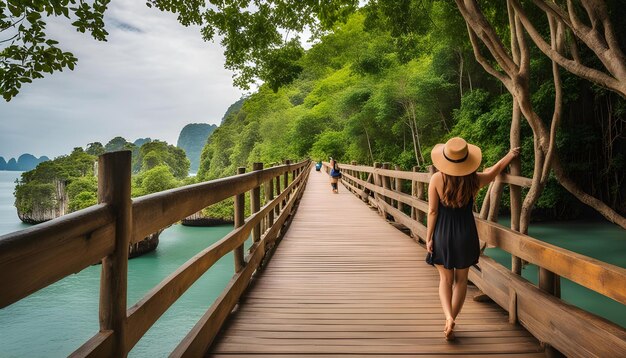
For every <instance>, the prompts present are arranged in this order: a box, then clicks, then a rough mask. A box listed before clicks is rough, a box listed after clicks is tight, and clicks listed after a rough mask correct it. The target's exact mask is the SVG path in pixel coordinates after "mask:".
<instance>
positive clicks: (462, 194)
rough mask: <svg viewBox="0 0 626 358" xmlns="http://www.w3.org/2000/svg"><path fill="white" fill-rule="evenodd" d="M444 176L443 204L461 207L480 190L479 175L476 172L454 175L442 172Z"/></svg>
mask: <svg viewBox="0 0 626 358" xmlns="http://www.w3.org/2000/svg"><path fill="white" fill-rule="evenodd" d="M441 177H442V178H443V198H441V202H442V203H443V205H445V206H448V207H453V208H461V207H463V206H465V205H467V203H468V202H469V201H470V199H471V198H472V197H473V196H474V195H475V194H476V192H477V191H478V175H477V174H476V172H473V173H471V174H468V175H465V176H460V177H457V176H452V175H446V174H444V173H443V172H442V173H441Z"/></svg>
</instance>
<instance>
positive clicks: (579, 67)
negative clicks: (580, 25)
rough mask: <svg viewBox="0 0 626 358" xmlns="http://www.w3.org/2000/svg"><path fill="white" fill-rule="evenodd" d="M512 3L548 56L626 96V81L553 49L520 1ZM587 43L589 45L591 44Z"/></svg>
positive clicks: (538, 45) (527, 30)
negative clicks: (531, 20) (525, 11)
mask: <svg viewBox="0 0 626 358" xmlns="http://www.w3.org/2000/svg"><path fill="white" fill-rule="evenodd" d="M537 1H539V0H535V2H537ZM511 3H512V5H513V7H515V11H516V13H517V15H518V16H519V18H520V21H521V22H522V24H523V25H524V28H525V29H526V32H527V33H528V35H530V38H531V39H532V40H533V42H534V43H535V44H536V45H537V47H538V48H539V50H541V52H543V53H544V54H545V55H546V56H548V57H549V58H550V59H552V60H553V61H556V62H557V63H558V64H559V65H561V66H563V68H565V69H566V70H568V71H570V72H571V73H573V74H575V75H577V76H580V77H582V78H584V79H587V80H589V81H591V82H594V83H597V84H599V85H601V86H604V87H606V88H608V89H610V90H612V91H615V92H617V93H619V94H620V95H621V96H622V97H624V98H626V81H620V80H618V79H616V78H614V77H612V76H609V75H607V74H606V73H604V72H602V71H598V70H596V69H593V68H590V67H587V66H585V65H583V64H581V63H579V62H577V61H574V60H570V59H568V58H566V57H564V56H563V55H561V54H560V53H558V52H557V51H555V50H553V49H552V48H551V47H550V45H548V44H547V43H546V41H545V40H544V39H543V37H542V36H541V34H539V32H538V31H537V29H535V27H534V26H533V25H532V23H531V22H530V20H529V19H528V17H527V16H526V14H525V13H524V10H523V9H522V7H521V5H520V3H519V1H518V0H511ZM542 9H543V7H542ZM550 13H551V14H553V12H550ZM558 18H559V19H561V17H558ZM563 23H564V24H566V25H567V22H565V21H563ZM570 29H572V32H574V34H575V35H578V34H577V32H576V30H575V29H574V28H571V27H570ZM581 40H583V42H585V39H582V38H581ZM585 44H587V42H585ZM587 45H588V46H589V44H587ZM590 48H591V49H592V51H593V48H592V47H590ZM594 52H595V51H594ZM596 54H597V53H596Z"/></svg>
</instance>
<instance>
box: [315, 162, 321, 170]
mask: <svg viewBox="0 0 626 358" xmlns="http://www.w3.org/2000/svg"><path fill="white" fill-rule="evenodd" d="M321 170H322V161H321V160H318V161H317V163H315V171H318V172H319V171H321Z"/></svg>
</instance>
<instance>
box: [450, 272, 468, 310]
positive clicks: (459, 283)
mask: <svg viewBox="0 0 626 358" xmlns="http://www.w3.org/2000/svg"><path fill="white" fill-rule="evenodd" d="M468 273H469V267H468V268H464V269H460V270H459V269H457V270H454V281H455V282H454V289H453V290H452V318H453V319H456V316H458V315H459V312H461V308H463V303H464V302H465V294H466V293H467V274H468Z"/></svg>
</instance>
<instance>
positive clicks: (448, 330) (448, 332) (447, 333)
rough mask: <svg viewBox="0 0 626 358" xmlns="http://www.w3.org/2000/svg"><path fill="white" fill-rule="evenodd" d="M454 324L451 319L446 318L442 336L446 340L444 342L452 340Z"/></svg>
mask: <svg viewBox="0 0 626 358" xmlns="http://www.w3.org/2000/svg"><path fill="white" fill-rule="evenodd" d="M455 324H456V323H455V322H454V320H453V319H452V318H446V327H445V328H444V330H443V335H444V337H445V338H446V341H452V340H454V338H455V337H454V325H455Z"/></svg>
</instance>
